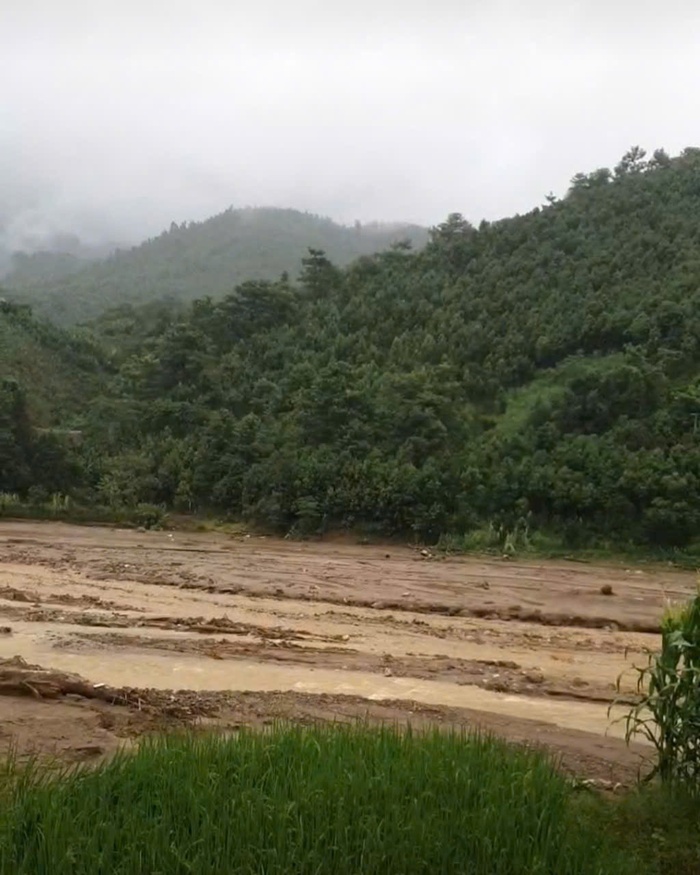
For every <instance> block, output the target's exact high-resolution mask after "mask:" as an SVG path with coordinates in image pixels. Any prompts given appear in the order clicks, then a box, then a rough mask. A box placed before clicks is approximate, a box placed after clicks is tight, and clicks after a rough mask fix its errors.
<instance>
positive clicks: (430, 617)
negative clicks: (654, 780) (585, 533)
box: [0, 522, 695, 774]
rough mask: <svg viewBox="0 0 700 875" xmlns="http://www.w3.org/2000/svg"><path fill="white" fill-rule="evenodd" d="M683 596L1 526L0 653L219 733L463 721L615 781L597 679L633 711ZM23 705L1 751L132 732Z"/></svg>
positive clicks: (256, 544)
mask: <svg viewBox="0 0 700 875" xmlns="http://www.w3.org/2000/svg"><path fill="white" fill-rule="evenodd" d="M694 588H695V577H694V575H692V574H686V573H682V572H678V571H675V570H672V569H670V568H669V569H666V568H651V567H644V568H639V567H637V568H635V567H629V568H628V567H625V566H611V567H606V566H596V565H591V564H583V563H574V562H521V561H515V560H509V561H506V560H502V559H476V558H464V557H459V558H443V557H439V556H435V555H432V554H431V553H430V551H421V550H419V549H414V548H412V547H407V546H394V545H392V546H389V547H388V546H381V547H380V546H363V545H359V544H356V543H353V542H351V541H347V540H345V541H341V540H336V541H333V540H330V541H324V542H320V543H316V542H314V543H294V542H290V541H280V540H275V539H271V538H262V537H255V536H251V537H232V536H229V535H224V534H212V533H202V534H199V533H189V532H188V533H184V532H177V531H175V532H134V531H124V530H119V529H110V528H100V527H77V526H69V525H62V524H54V523H34V522H31V523H26V522H21V523H20V522H2V523H0V627H2V631H0V658H9V657H15V656H21V657H22V658H23V659H24V660H26V661H27V662H28V663H30V664H36V665H40V666H44V667H50V668H52V669H57V670H60V671H64V672H70V673H75V674H78V675H81V676H82V677H84V678H87V679H89V680H90V681H91V682H92V683H93V684H105V685H109V686H111V687H129V688H142V689H144V690H151V691H152V692H151V693H150V694H149V695H150V696H151V699H153V697H154V696H156V697H157V699H158V702H161V701H166V702H167V701H171V700H172V701H173V702H180V701H186V702H188V703H189V702H192V701H195V699H193V698H192V697H193V696H195V694H197V696H198V699H197V701H207V702H211V703H212V704H211V707H210V708H209V711H208V712H207V713H209V712H211V716H210V718H209V719H210V720H211V721H213V722H216V721H217V720H220V721H222V725H223V724H226V723H227V722H228V723H230V724H235V725H241V724H245V723H249V722H257V721H260V720H262V721H263V722H264V721H265V720H266V719H274V718H278V717H283V718H285V719H350V718H351V717H352V716H353V715H357V716H370V717H372V718H376V719H391V720H397V719H398V720H407V721H413V722H415V721H419V722H421V721H422V722H439V723H459V724H478V725H480V726H482V727H485V728H486V729H488V730H490V731H495V732H499V733H500V734H503V735H505V736H507V737H510V738H514V739H516V740H523V741H527V742H529V741H532V742H534V743H539V742H541V743H544V744H547V745H549V746H551V747H554V748H555V749H557V750H559V751H561V752H562V754H563V755H564V756H565V758H566V757H568V758H569V759H570V760H572V761H573V764H574V766H576V765H578V766H581V767H582V768H583V770H584V771H586V770H588V771H590V770H591V769H592V770H593V771H594V772H596V773H597V774H601V773H603V772H604V771H605V770H606V769H607V770H609V771H610V772H611V773H612V772H614V771H615V770H616V769H617V770H618V771H620V770H622V771H623V772H625V774H627V773H629V770H630V769H631V767H632V753H635V754H636V755H637V756H638V755H640V753H639V750H636V749H634V750H633V751H632V752H631V751H630V750H628V749H627V747H626V746H625V745H624V743H623V742H622V741H621V737H622V735H623V731H622V726H621V725H620V724H615V723H612V724H611V720H610V716H609V714H608V711H609V707H610V704H611V703H612V702H613V700H614V698H615V696H616V695H619V694H618V693H616V689H615V683H616V681H617V678H618V676H620V675H621V673H622V674H623V679H622V683H621V692H622V695H623V696H632V694H633V692H634V676H633V674H631V673H630V674H629V675H628V676H625V674H624V672H625V670H626V669H628V668H629V667H630V666H631V665H633V664H634V663H637V664H641V662H642V661H643V658H644V657H643V650H644V648H645V647H654V646H656V645H657V643H658V624H659V618H660V615H661V611H662V609H663V604H664V601H665V600H666V599H678V598H683V597H685V596H687V595H689V594H690V593H692V592H693V591H694ZM606 592H608V593H610V594H604V593H606ZM157 691H181V692H172V693H170V694H169V698H168V696H165V698H163V695H165V694H163V695H161V694H157ZM144 696H145V694H144ZM203 697H204V698H203ZM207 697H208V698H207ZM31 698H32V697H29V699H28V700H26V701H25V700H24V699H23V700H22V701H21V702H19V701H18V700H17V698H16V697H13V698H8V697H0V742H2V741H3V740H4V741H5V743H6V744H9V743H10V741H11V740H12V739H14V740H15V741H16V740H17V739H20V740H21V739H24V742H25V743H27V744H28V743H29V741H31V740H32V739H33V740H34V742H36V743H38V740H39V736H40V735H41V732H44V734H45V735H46V745H47V746H50V745H54V746H55V747H56V748H57V749H60V750H63V751H65V750H71V749H75V750H78V749H81V750H82V749H89V750H93V749H94V750H95V751H97V752H104V751H106V750H109V749H110V747H111V746H112V745H113V742H114V739H115V738H118V737H127V736H129V737H131V736H133V735H134V734H138V731H139V730H138V725H137V724H138V720H137V718H136V717H135V716H134V715H129V716H128V717H127V716H124V715H123V714H121V713H120V709H119V708H115V710H114V712H109V711H108V709H106V706H104V704H103V705H101V706H100V707H97V706H96V705H94V704H93V705H86V703H84V702H77V701H75V702H74V701H70V700H64V701H61V702H51V703H43V702H41V703H38V702H37V701H33V700H31ZM145 700H146V699H145V698H144V701H145ZM214 703H216V704H214ZM71 709H72V710H71ZM201 710H202V709H201V708H200V709H199V711H201ZM161 711H162V709H161ZM166 711H167V709H166ZM199 711H198V712H197V713H199ZM149 713H150V712H149ZM162 713H165V712H164V711H163V712H162ZM172 713H173V714H175V713H176V712H175V710H173V711H172ZM177 713H180V712H177ZM620 713H622V711H621V710H620V709H618V711H617V712H613V715H615V714H618V715H619V714H620ZM110 715H111V716H110ZM166 716H167V715H166ZM149 725H150V724H149ZM31 726H33V732H30V727H31ZM41 727H43V728H41ZM86 739H87V741H86ZM78 742H80V744H78ZM83 742H84V743H83ZM640 750H641V749H640Z"/></svg>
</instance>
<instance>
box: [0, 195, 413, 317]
mask: <svg viewBox="0 0 700 875" xmlns="http://www.w3.org/2000/svg"><path fill="white" fill-rule="evenodd" d="M406 238H408V239H410V240H411V242H412V243H413V244H414V245H416V246H421V245H423V244H424V243H425V242H426V240H427V231H426V230H425V229H423V228H419V227H417V226H410V225H402V226H401V225H399V226H390V225H378V224H370V225H364V226H363V225H359V224H358V225H356V226H355V227H352V228H350V227H345V226H343V225H338V224H336V223H335V222H332V221H331V220H330V219H323V218H320V217H318V216H314V215H311V214H309V213H301V212H298V211H296V210H282V209H269V208H259V209H243V210H233V209H229V210H227V211H226V212H224V213H222V214H220V215H218V216H215V217H213V218H211V219H208V220H207V221H204V222H191V223H185V224H183V225H180V226H178V225H175V224H173V225H171V227H170V230H169V231H166V232H164V233H163V234H161V235H160V236H159V237H156V238H154V239H152V240H148V241H147V242H145V243H143V244H141V245H140V246H137V247H135V248H133V249H129V250H122V251H118V252H116V253H115V254H114V255H112V256H111V257H109V258H107V259H105V260H103V261H99V262H96V263H92V264H88V265H87V266H85V265H84V264H81V263H80V261H79V260H77V259H74V258H70V257H69V256H66V257H64V258H61V257H58V256H47V255H44V256H42V257H36V256H35V257H28V258H24V259H22V260H21V263H18V264H17V269H16V270H15V271H14V272H13V273H11V274H10V275H9V276H7V277H6V278H5V280H4V285H5V286H6V288H7V289H9V290H10V293H11V294H12V295H13V296H14V297H16V298H18V299H19V300H21V301H24V302H26V303H29V304H31V305H32V306H33V307H34V309H35V311H36V312H37V313H39V314H41V315H44V316H47V317H49V318H50V319H52V320H53V321H56V322H59V323H63V324H73V323H76V322H82V321H86V320H88V319H91V318H93V317H95V316H98V315H99V314H100V313H102V312H103V311H104V310H106V309H107V308H109V307H112V306H115V305H121V304H125V303H131V304H143V303H148V302H153V301H158V300H161V299H179V300H185V301H191V300H192V299H194V298H199V297H205V296H211V297H214V298H221V297H223V296H224V295H225V294H228V293H230V292H231V291H232V290H233V288H234V287H235V286H236V285H237V284H238V283H241V282H243V281H244V280H248V279H270V280H271V279H276V278H277V277H279V276H280V275H281V274H282V273H284V272H285V271H286V272H288V273H290V274H291V275H292V276H296V275H297V274H298V272H299V270H300V267H301V258H302V256H303V254H304V253H305V252H306V249H307V247H315V248H319V249H323V250H324V251H326V252H327V253H328V255H329V257H330V258H332V259H333V260H334V261H335V262H336V263H338V264H341V265H344V264H347V263H349V262H350V261H352V260H353V259H355V258H357V257H358V256H360V255H363V254H368V253H373V252H377V251H379V250H382V249H387V248H389V247H390V246H391V244H392V243H394V242H396V241H398V240H402V239H406Z"/></svg>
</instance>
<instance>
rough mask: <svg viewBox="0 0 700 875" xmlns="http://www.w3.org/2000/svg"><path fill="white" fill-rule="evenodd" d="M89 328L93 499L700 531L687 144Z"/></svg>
mask: <svg viewBox="0 0 700 875" xmlns="http://www.w3.org/2000/svg"><path fill="white" fill-rule="evenodd" d="M173 233H175V232H173ZM183 233H184V232H183ZM98 328H99V336H100V337H101V338H102V339H103V341H104V340H105V339H109V343H110V344H111V345H112V346H113V347H114V349H113V350H111V351H110V354H114V360H115V361H119V362H120V372H119V375H118V377H117V378H116V379H115V380H114V381H113V382H112V384H111V388H110V391H109V392H108V393H103V394H102V395H101V396H100V397H99V398H97V399H95V400H94V401H93V403H92V404H91V405H90V411H89V422H88V426H87V434H88V436H89V441H90V445H91V446H92V447H93V449H94V452H93V455H92V456H91V460H92V461H91V467H90V470H89V478H88V480H89V483H90V489H92V494H93V496H94V500H96V501H100V502H102V503H109V504H113V505H115V506H127V505H132V504H134V503H138V502H152V503H160V504H163V505H164V506H168V507H172V508H177V509H180V510H196V511H203V512H209V511H214V512H216V513H226V514H230V515H232V516H234V517H244V518H247V519H251V520H254V521H255V522H257V523H261V524H264V525H268V526H272V527H274V528H276V529H278V530H281V531H287V530H290V529H293V530H295V531H299V532H305V533H311V532H316V531H321V530H324V529H328V528H331V527H339V526H340V527H356V526H358V525H360V526H363V527H365V528H369V529H371V530H373V531H376V532H378V533H382V534H401V535H404V536H405V535H413V534H415V535H416V536H418V537H420V538H425V539H436V538H438V537H440V536H441V535H446V534H449V535H452V536H459V537H460V538H461V537H466V541H465V543H480V544H484V543H487V542H489V543H493V544H496V543H498V544H501V545H502V546H504V545H505V546H507V545H508V544H513V543H517V542H518V541H526V540H527V539H530V538H533V537H539V534H538V533H543V534H546V535H547V536H548V537H549V536H554V537H556V538H557V539H559V540H560V541H563V542H564V543H566V544H567V545H569V546H571V547H576V546H583V545H587V544H593V543H597V542H601V541H610V540H613V541H615V542H617V543H618V544H630V543H641V544H647V545H648V544H652V545H658V546H663V547H685V546H687V545H688V544H690V543H691V542H693V541H694V539H696V538H697V535H698V532H699V531H700V428H698V429H697V430H696V429H695V425H694V423H695V414H697V413H700V150H698V149H687V150H685V151H684V152H683V153H682V154H681V155H680V156H678V157H677V158H674V159H671V158H669V157H668V156H667V155H666V154H665V153H664V152H662V151H657V152H656V153H654V156H653V157H652V158H651V159H649V160H647V159H646V157H645V156H644V154H643V153H642V152H641V150H638V149H634V150H632V151H631V152H630V153H628V154H627V155H626V156H625V157H624V158H623V160H622V161H621V162H620V164H619V165H618V166H617V167H616V168H615V170H614V171H608V170H597V171H595V172H594V173H591V174H578V175H577V176H576V177H574V179H573V180H572V184H571V189H570V191H569V192H568V194H567V195H566V197H565V198H564V199H562V200H561V201H555V202H552V203H551V204H550V205H548V206H546V207H545V208H536V209H534V210H533V211H532V212H530V213H529V214H527V215H524V216H516V217H515V218H512V219H506V220H503V221H499V222H495V223H487V222H483V223H482V224H481V225H480V226H479V227H478V228H474V227H472V226H470V225H469V223H467V222H466V221H464V219H462V217H461V216H459V215H457V214H455V215H452V216H450V217H449V218H448V219H447V221H446V222H445V223H443V224H442V225H440V226H438V227H437V228H435V229H433V231H432V232H431V235H430V241H429V243H428V245H427V246H426V247H425V248H424V249H422V250H421V251H418V252H415V251H410V250H408V249H406V248H402V247H394V248H393V249H391V250H389V251H386V252H383V253H380V254H376V255H371V256H364V257H361V258H359V259H358V260H356V261H355V262H353V263H352V264H350V265H349V266H347V267H345V268H342V267H340V266H338V265H335V264H334V263H333V262H332V260H331V259H329V258H327V257H325V256H324V255H323V254H322V253H319V252H318V251H312V252H310V253H309V255H308V256H307V257H306V258H305V259H304V263H303V270H302V272H301V275H300V279H299V282H298V283H293V282H291V281H289V280H288V279H286V278H282V279H278V280H275V281H251V282H247V283H243V284H241V285H239V287H238V288H237V289H236V291H235V292H234V293H233V294H230V295H227V296H226V297H224V298H222V299H218V300H211V299H203V300H198V301H195V302H194V303H192V304H191V305H188V306H187V307H185V308H184V309H181V310H180V311H179V312H178V311H177V310H175V309H168V308H163V309H162V310H159V309H157V308H156V309H155V310H153V309H151V310H150V311H149V312H148V313H147V314H146V311H144V317H143V324H141V320H140V318H139V311H138V309H137V310H134V309H133V308H128V307H127V308H122V309H121V310H119V311H116V312H113V313H111V314H106V315H105V316H104V317H103V318H102V319H101V320H100V323H99V326H98ZM122 336H124V337H126V340H125V341H124V343H123V344H122V342H121V341H120V337H122ZM96 460H99V461H96ZM489 539H490V540H489Z"/></svg>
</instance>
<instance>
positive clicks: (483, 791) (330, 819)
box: [0, 725, 624, 875]
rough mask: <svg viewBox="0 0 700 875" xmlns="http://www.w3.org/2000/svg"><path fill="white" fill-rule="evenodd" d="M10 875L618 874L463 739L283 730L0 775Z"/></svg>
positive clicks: (511, 759) (534, 784) (4, 863)
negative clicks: (94, 763) (90, 765)
mask: <svg viewBox="0 0 700 875" xmlns="http://www.w3.org/2000/svg"><path fill="white" fill-rule="evenodd" d="M0 794H2V795H1V796H0V803H1V804H0V872H1V873H3V875H5V873H7V875H9V873H12V875H22V873H27V875H28V873H32V875H36V873H46V875H49V873H50V875H68V873H70V875H96V873H104V875H107V873H109V875H112V873H114V875H156V873H162V875H166V873H167V875H185V873H190V875H191V873H196V875H224V873H242V875H243V873H245V875H252V873H265V875H282V873H284V875H289V873H298V875H307V873H308V875H323V873H333V875H359V873H362V875H373V873H376V875H379V873H382V875H387V873H390V875H401V873H404V875H409V873H410V875H421V873H445V875H449V873H459V875H602V873H606V875H607V873H611V872H615V873H618V872H622V871H624V869H623V868H621V867H620V866H616V865H615V864H613V865H612V866H611V857H610V856H609V854H608V853H607V851H606V849H605V848H603V847H602V844H601V843H602V839H601V837H600V834H599V832H597V831H595V830H586V829H585V828H583V827H582V826H581V824H580V823H575V822H574V820H575V818H574V817H573V816H572V815H571V808H570V805H569V803H570V800H571V797H572V791H571V788H570V786H569V785H568V783H567V782H566V781H565V780H564V779H563V778H562V777H561V776H560V775H559V774H558V773H557V771H556V770H555V768H554V765H553V764H552V763H551V762H550V761H548V760H547V759H546V758H545V757H544V756H543V755H541V754H540V753H537V752H533V751H527V750H522V749H517V750H516V749H513V748H510V747H508V746H507V745H505V744H504V743H502V742H499V741H496V740H494V739H491V738H487V737H478V736H470V735H466V734H463V733H452V734H450V733H444V732H437V731H435V732H430V733H420V734H416V733H412V732H410V731H399V730H397V729H392V728H379V729H377V728H374V729H372V728H369V727H367V726H364V725H359V726H352V727H314V728H300V727H290V726H284V725H279V726H276V727H274V728H272V729H271V730H270V731H267V732H252V731H243V732H241V733H240V734H237V735H236V736H234V737H226V738H223V737H221V736H211V735H210V736H206V735H197V736H176V737H172V736H169V737H165V738H158V739H156V740H151V741H148V742H145V743H144V744H142V745H141V746H140V748H139V749H138V750H137V751H136V752H135V753H123V754H120V755H118V756H116V757H115V758H114V759H112V760H111V761H109V762H108V763H106V764H104V765H102V766H101V767H99V768H96V769H85V768H82V769H81V768H78V769H73V770H65V769H64V770H61V771H59V772H58V773H57V772H56V771H55V770H47V769H46V768H45V767H41V766H39V765H38V764H36V763H35V764H33V765H31V766H29V767H28V768H23V769H20V768H19V767H18V766H16V765H10V766H9V767H8V768H7V771H6V774H5V775H4V777H3V776H0Z"/></svg>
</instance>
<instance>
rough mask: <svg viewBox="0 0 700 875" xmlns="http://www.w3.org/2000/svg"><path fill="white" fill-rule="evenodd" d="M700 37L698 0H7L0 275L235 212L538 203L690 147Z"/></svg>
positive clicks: (437, 214) (419, 210)
mask: <svg viewBox="0 0 700 875" xmlns="http://www.w3.org/2000/svg"><path fill="white" fill-rule="evenodd" d="M699 28H700V7H698V6H697V4H690V3H688V2H687V0H669V2H667V3H665V4H663V5H651V4H636V5H635V6H632V5H631V4H628V3H618V4H608V3H603V2H602V0H579V2H572V0H569V2H560V0H529V2H528V3H525V4H523V3H522V2H517V0H488V2H487V0H476V2H470V3H463V2H457V0H433V2H430V3H429V2H427V0H402V2H398V0H383V2H381V3H376V2H370V0H354V2H352V3H351V2H349V0H339V2H336V3H327V2H320V0H296V2H294V3H289V2H287V0H261V2H258V3H256V4H243V3H224V2H221V0H202V2H201V3H197V4H193V3H190V2H185V0H169V2H167V3H166V2H162V0H149V2H148V3H142V2H135V0H124V2H122V3H119V4H109V5H107V4H104V3H99V2H87V0H63V2H61V3H56V2H55V0H22V2H21V3H20V2H7V3H4V4H2V8H0V107H1V110H0V269H2V264H3V260H4V261H5V262H6V261H7V257H8V253H9V252H11V251H12V250H13V249H20V250H23V251H29V252H31V251H34V250H36V249H40V248H47V247H48V248H59V249H60V248H61V246H64V245H66V241H67V239H69V238H65V237H63V236H62V235H65V234H73V235H76V236H77V237H78V238H79V241H80V244H81V245H83V246H85V247H88V248H89V247H91V246H94V245H100V246H109V245H110V244H113V243H115V242H116V243H120V244H130V243H136V242H138V241H139V240H141V239H143V238H145V237H148V236H152V235H155V234H158V233H159V232H160V231H161V230H162V229H163V228H167V227H168V226H169V224H170V222H171V221H176V222H182V221H189V220H202V219H204V218H206V217H208V216H211V215H214V214H216V213H218V212H220V211H221V210H223V209H225V208H227V207H228V206H229V205H233V206H234V207H243V206H246V205H271V206H283V207H288V206H289V207H294V208H296V209H301V210H308V211H310V212H313V213H318V214H321V215H325V216H330V217H331V218H333V219H336V220H339V221H342V222H346V223H352V222H353V221H354V220H356V219H359V220H360V221H363V222H366V221H371V220H401V221H407V222H416V223H419V224H423V225H425V224H435V223H437V222H440V221H442V220H443V219H444V218H445V216H446V215H447V214H448V213H449V212H451V211H456V210H458V211H461V212H463V213H464V214H465V216H466V217H467V218H468V219H469V220H471V221H472V222H478V221H479V220H480V219H481V218H483V217H485V218H488V219H493V218H497V217H500V216H504V215H509V214H513V213H516V212H521V211H525V210H528V209H530V208H531V207H532V206H533V205H535V204H536V203H539V202H541V201H542V198H543V197H544V195H545V194H546V193H547V192H549V190H550V189H551V188H552V187H553V185H554V187H555V191H556V193H558V194H561V193H563V192H564V191H565V190H566V188H567V185H568V181H569V179H570V178H571V176H572V175H573V174H574V173H576V172H577V171H578V170H580V169H582V168H591V167H595V166H603V165H605V166H610V165H611V164H613V163H614V162H615V161H616V160H618V158H619V156H620V155H621V154H622V153H623V152H624V151H625V150H626V149H627V148H629V147H630V146H631V145H633V144H635V143H642V144H655V145H657V144H658V145H663V146H665V147H666V148H667V149H668V150H669V151H670V152H672V153H676V152H678V151H680V150H681V149H682V148H683V147H685V146H687V145H689V144H692V143H693V142H695V141H696V140H697V122H696V114H695V109H696V107H695V100H696V99H695V95H696V93H697V88H698V86H699V85H700V60H699V59H698V53H697V33H698V32H699ZM74 242H75V241H74Z"/></svg>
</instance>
